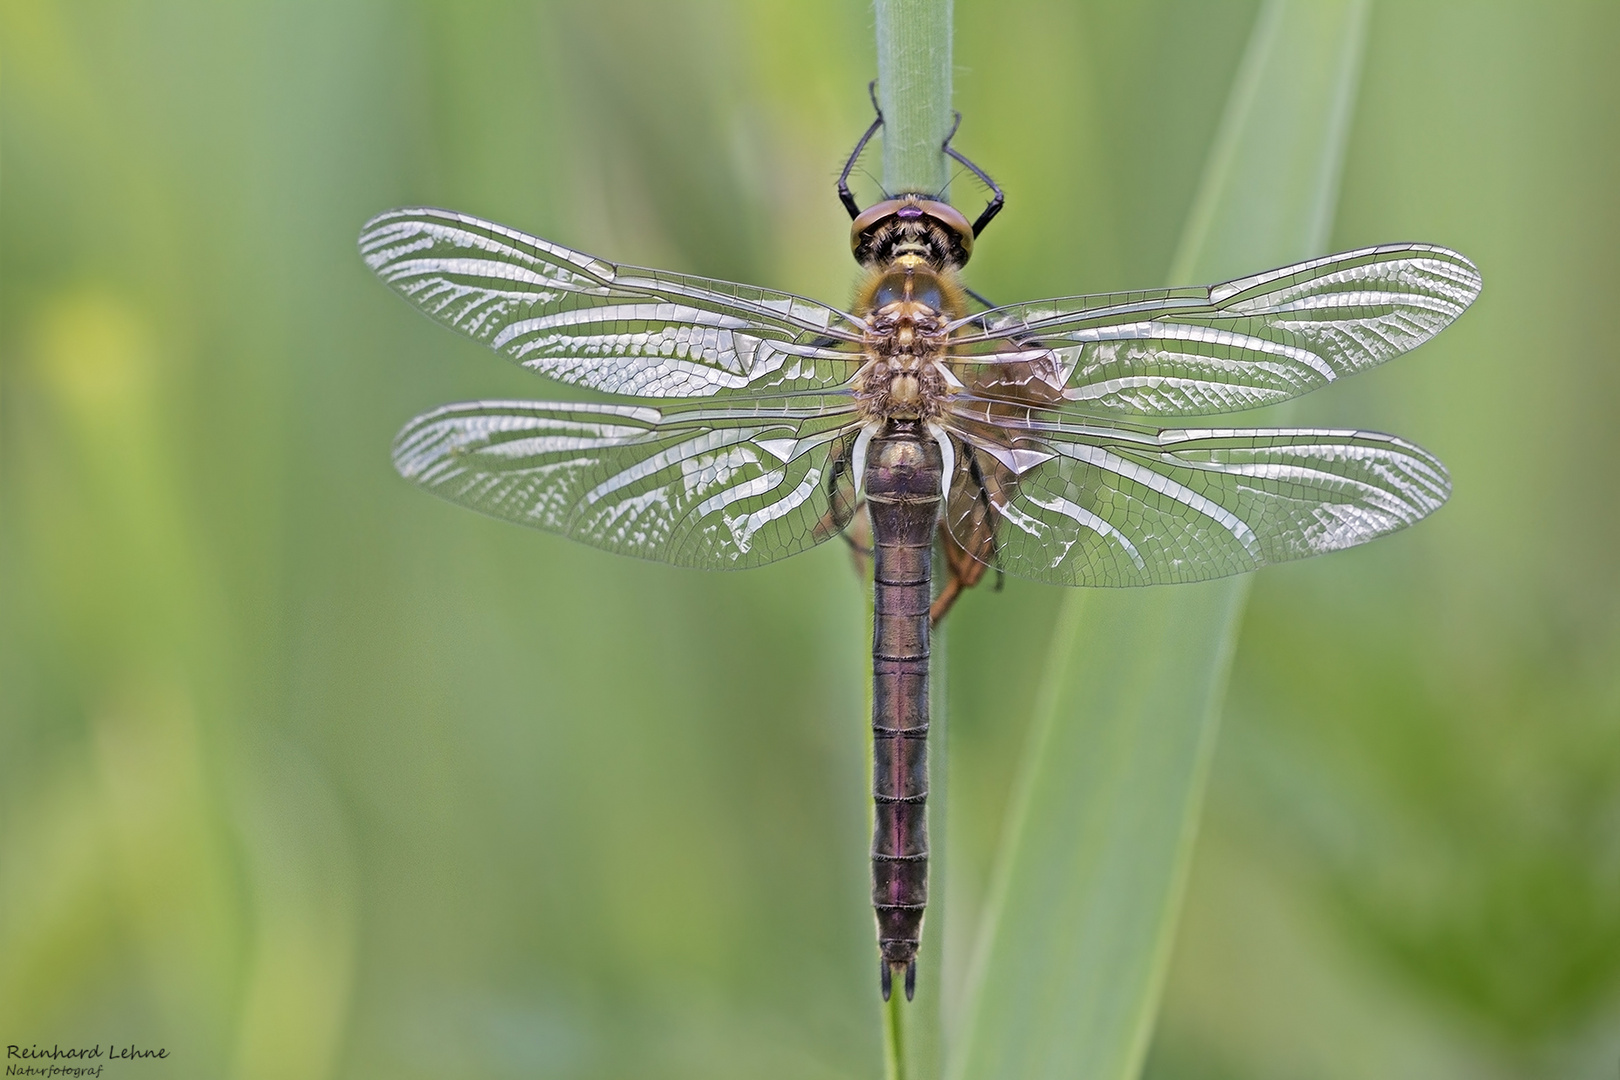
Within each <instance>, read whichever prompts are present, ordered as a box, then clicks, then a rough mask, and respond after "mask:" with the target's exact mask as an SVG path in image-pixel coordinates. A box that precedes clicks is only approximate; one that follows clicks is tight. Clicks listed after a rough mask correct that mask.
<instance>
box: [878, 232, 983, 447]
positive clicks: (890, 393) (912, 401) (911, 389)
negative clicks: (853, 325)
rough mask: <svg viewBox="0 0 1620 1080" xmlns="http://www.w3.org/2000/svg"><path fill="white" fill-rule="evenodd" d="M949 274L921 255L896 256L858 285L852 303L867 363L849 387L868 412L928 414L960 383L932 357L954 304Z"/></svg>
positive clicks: (957, 301) (937, 354) (882, 416)
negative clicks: (860, 319)
mask: <svg viewBox="0 0 1620 1080" xmlns="http://www.w3.org/2000/svg"><path fill="white" fill-rule="evenodd" d="M953 277H954V275H952V274H951V273H950V272H949V271H945V272H943V273H941V272H938V271H936V270H935V269H934V268H933V267H932V266H930V265H929V264H928V262H927V261H926V260H925V259H923V258H922V257H921V256H917V255H902V256H900V257H899V258H897V259H895V260H894V262H893V263H892V264H891V265H890V266H888V267H887V268H886V269H883V270H874V272H873V273H872V275H871V277H870V278H868V280H867V282H866V284H865V285H864V286H863V287H862V289H861V292H860V295H859V296H858V297H857V310H859V311H861V312H862V313H863V314H864V315H865V318H866V333H865V341H864V343H863V345H864V349H863V351H864V352H865V354H866V357H867V362H866V365H865V366H864V367H863V368H862V369H861V371H860V373H859V374H858V375H857V376H856V377H855V381H854V384H853V389H854V391H855V398H856V400H857V401H858V402H860V404H861V409H862V412H863V413H865V415H866V417H867V418H868V419H870V420H888V419H894V418H908V419H909V418H918V417H920V418H923V419H932V418H934V417H936V416H938V415H939V414H940V413H941V412H942V411H944V408H945V403H946V401H947V400H948V399H949V398H950V396H951V395H952V394H953V393H955V391H956V389H957V388H958V387H959V386H960V383H959V382H958V381H957V380H956V379H955V378H954V377H953V376H951V374H950V373H949V372H948V371H947V370H946V369H945V367H944V365H943V364H942V363H941V362H940V361H941V358H942V357H943V355H944V353H945V343H946V341H947V339H948V336H949V335H948V333H947V329H946V328H947V327H948V326H949V325H950V323H951V321H952V320H953V318H954V317H955V313H956V311H957V310H959V309H960V306H961V287H960V286H958V285H957V284H956V282H955V281H954V280H953Z"/></svg>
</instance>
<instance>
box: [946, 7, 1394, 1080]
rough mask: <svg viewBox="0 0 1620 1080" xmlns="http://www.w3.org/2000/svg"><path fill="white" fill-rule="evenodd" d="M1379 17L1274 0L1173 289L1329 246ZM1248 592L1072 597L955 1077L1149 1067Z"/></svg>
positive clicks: (1231, 582) (1222, 588) (1020, 789)
mask: <svg viewBox="0 0 1620 1080" xmlns="http://www.w3.org/2000/svg"><path fill="white" fill-rule="evenodd" d="M1365 23H1366V4H1365V3H1364V2H1362V0H1340V2H1335V3H1321V4H1313V5H1306V4H1290V3H1283V2H1278V0H1270V2H1268V3H1266V4H1265V5H1264V6H1263V7H1262V9H1261V12H1260V15H1259V18H1258V19H1257V21H1256V25H1255V29H1254V32H1253V35H1252V37H1251V40H1250V43H1249V47H1248V50H1247V52H1246V54H1245V56H1244V59H1243V62H1242V64H1241V66H1240V69H1239V72H1238V75H1237V78H1236V80H1235V81H1234V84H1233V88H1232V91H1231V96H1230V98H1229V101H1228V105H1227V111H1226V115H1225V117H1224V118H1223V120H1222V123H1221V126H1220V130H1219V132H1218V134H1217V137H1216V140H1215V145H1214V146H1213V148H1212V150H1211V153H1210V156H1209V159H1208V163H1207V165H1206V169H1205V175H1204V177H1203V180H1202V183H1201V186H1200V189H1199V192H1198V194H1197V196H1196V198H1195V200H1194V203H1193V207H1192V210H1191V213H1190V214H1189V220H1188V224H1187V227H1186V231H1185V234H1184V237H1183V240H1182V243H1181V245H1180V248H1179V251H1178V254H1177V256H1176V258H1175V265H1174V271H1175V274H1176V277H1177V280H1176V283H1177V284H1181V283H1186V282H1191V281H1200V280H1219V279H1220V278H1221V277H1224V276H1232V275H1236V274H1239V273H1244V272H1250V271H1256V270H1261V269H1264V268H1267V267H1270V266H1275V265H1278V264H1281V263H1285V262H1288V261H1289V260H1292V259H1296V258H1300V257H1303V256H1306V255H1309V254H1314V253H1316V252H1317V251H1319V250H1320V249H1321V247H1322V245H1323V244H1324V243H1325V242H1326V239H1327V231H1328V227H1329V224H1330V223H1331V215H1332V208H1333V205H1334V203H1335V201H1336V199H1337V187H1338V176H1339V172H1340V165H1341V162H1342V159H1343V153H1344V145H1345V141H1346V137H1347V134H1348V128H1349V121H1350V115H1351V109H1352V104H1353V102H1354V98H1355V91H1356V85H1357V76H1358V73H1359V70H1360V62H1361V42H1362V39H1363V36H1364V27H1365ZM1247 586H1248V582H1247V579H1243V578H1239V579H1228V580H1225V581H1216V582H1210V583H1206V584H1201V585H1194V586H1178V587H1174V588H1161V589H1146V590H1117V591H1116V590H1087V591H1076V592H1075V593H1074V594H1072V595H1071V596H1069V597H1068V598H1066V600H1065V607H1064V609H1063V612H1062V614H1061V616H1060V619H1059V624H1058V632H1057V634H1056V635H1055V639H1054V642H1053V652H1052V659H1051V662H1050V664H1049V665H1048V668H1047V672H1046V681H1045V684H1044V685H1043V687H1042V694H1041V698H1040V703H1039V705H1038V707H1037V708H1038V712H1037V715H1036V719H1035V723H1034V724H1033V725H1032V729H1031V733H1030V736H1029V743H1028V745H1027V747H1026V751H1025V759H1024V765H1023V770H1022V774H1021V777H1020V779H1019V781H1018V784H1017V786H1016V787H1015V790H1014V802H1013V806H1012V807H1011V811H1010V813H1009V816H1008V832H1007V837H1006V840H1005V843H1004V845H1003V848H1002V851H1001V852H1000V864H999V866H998V868H997V871H996V876H995V879H994V881H993V882H992V886H991V894H990V900H989V904H988V906H987V910H986V913H985V920H984V925H983V927H982V928H981V930H980V935H979V940H978V943H977V951H976V954H975V956H974V959H973V964H972V970H971V972H970V974H969V985H968V991H967V994H968V997H967V1001H966V1004H965V1007H964V1010H963V1022H962V1026H961V1030H960V1031H959V1032H958V1033H957V1040H956V1041H955V1043H954V1046H953V1053H952V1059H951V1061H950V1069H949V1071H948V1075H949V1076H951V1077H953V1078H967V1077H989V1076H994V1077H1019V1078H1020V1080H1040V1078H1044V1077H1084V1078H1088V1080H1091V1078H1095V1080H1128V1078H1131V1077H1135V1076H1136V1075H1137V1074H1138V1073H1139V1072H1140V1070H1141V1066H1142V1061H1143V1058H1144V1056H1145V1054H1146V1051H1147V1046H1148V1040H1149V1037H1150V1035H1151V1033H1152V1027H1153V1021H1154V1017H1155V1015H1156V1011H1157V1008H1158V1001H1159V996H1160V991H1161V988H1162V985H1163V981H1164V973H1165V969H1166V966H1167V962H1168V958H1169V954H1170V947H1171V944H1172V942H1173V940H1174V936H1175V927H1176V917H1177V913H1178V911H1179V908H1180V901H1181V894H1182V890H1183V886H1184V883H1185V880H1186V877H1187V870H1188V867H1189V865H1190V861H1191V854H1192V847H1193V841H1194V838H1195V836H1196V833H1197V823H1198V815H1199V810H1200V806H1201V803H1202V798H1203V790H1204V779H1205V775H1206V773H1207V771H1208V764H1209V759H1210V755H1211V751H1212V748H1213V745H1214V737H1215V730H1216V718H1217V716H1218V715H1219V706H1220V701H1221V697H1222V695H1223V692H1224V689H1225V682H1226V674H1227V670H1228V667H1229V663H1230V658H1231V654H1232V649H1233V644H1234V642H1235V639H1236V635H1237V629H1238V625H1239V622H1240V618H1241V613H1242V609H1243V602H1244V598H1245V595H1246V593H1247Z"/></svg>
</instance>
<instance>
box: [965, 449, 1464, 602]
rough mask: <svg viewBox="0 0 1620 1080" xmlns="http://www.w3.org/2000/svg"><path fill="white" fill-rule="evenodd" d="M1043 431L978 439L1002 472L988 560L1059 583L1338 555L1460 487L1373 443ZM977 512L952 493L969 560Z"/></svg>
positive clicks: (993, 485) (1432, 465)
mask: <svg viewBox="0 0 1620 1080" xmlns="http://www.w3.org/2000/svg"><path fill="white" fill-rule="evenodd" d="M1041 427H1042V430H1039V431H1036V430H1034V428H1033V427H1032V428H1031V429H1030V430H1029V433H1028V434H1026V435H1025V436H1024V437H1022V438H1020V439H1019V440H1018V441H1017V444H1016V448H1014V449H1009V448H1007V447H1006V446H987V445H986V444H985V443H983V442H982V441H977V445H979V446H980V447H981V449H983V450H984V451H985V452H986V453H988V454H990V455H991V456H992V457H993V458H994V459H996V461H997V463H998V467H997V468H996V469H993V470H988V471H987V472H986V474H985V482H986V487H987V489H988V490H987V491H986V494H987V495H988V499H989V503H990V506H991V508H992V509H991V512H990V514H989V516H990V518H991V519H992V520H993V523H994V524H993V528H994V537H995V543H994V555H993V557H992V558H991V559H987V560H986V561H990V562H992V563H993V564H994V565H996V566H998V567H1000V568H1002V569H1004V570H1006V571H1007V572H1008V573H1012V574H1017V575H1018V576H1020V577H1027V578H1032V579H1034V580H1036V581H1044V582H1050V583H1054V584H1061V585H1156V584H1164V583H1170V582H1184V581H1198V580H1202V579H1205V578H1214V577H1224V576H1226V575H1228V574H1238V573H1243V572H1244V571H1248V570H1254V569H1257V568H1259V567H1261V566H1265V565H1268V564H1270V563H1277V562H1284V561H1287V560H1289V559H1299V558H1305V557H1307V556H1310V555H1317V554H1321V553H1322V552H1327V551H1337V550H1339V549H1341V548H1347V547H1353V546H1355V545H1356V544H1361V543H1365V542H1366V541H1368V540H1372V539H1374V538H1376V537H1379V536H1383V535H1384V534H1386V533H1390V532H1394V531H1395V530H1396V529H1401V528H1404V527H1406V526H1407V525H1410V524H1412V523H1413V522H1415V521H1417V520H1418V519H1420V518H1422V517H1424V516H1426V515H1427V514H1429V513H1431V512H1433V511H1434V510H1435V509H1436V508H1438V507H1439V506H1440V505H1441V504H1442V503H1444V502H1445V500H1446V497H1447V496H1448V495H1449V494H1450V490H1451V485H1450V479H1449V477H1448V476H1447V474H1446V470H1445V467H1444V466H1443V465H1441V464H1440V462H1439V460H1438V459H1436V458H1435V457H1434V456H1433V455H1431V454H1429V453H1428V452H1427V451H1425V450H1423V449H1422V448H1421V447H1417V446H1414V445H1412V444H1411V443H1408V442H1404V441H1402V440H1401V439H1397V438H1395V437H1393V436H1390V435H1381V434H1378V433H1376V432H1367V431H1337V430H1325V429H1263V428H1260V429H1206V430H1172V431H1158V432H1155V431H1151V430H1138V431H1133V430H1129V429H1124V428H1111V427H1099V426H1087V425H1083V424H1077V423H1070V422H1067V421H1052V422H1049V423H1046V424H1044V425H1041ZM959 433H962V432H960V431H959ZM967 437H968V439H969V441H970V442H975V441H976V440H974V438H973V437H972V434H971V433H968V434H967ZM982 501H983V500H981V504H982ZM969 506H970V500H969V499H967V498H962V497H957V496H953V499H952V507H953V510H956V508H961V511H958V512H956V513H954V514H953V518H952V520H951V521H950V528H951V531H952V534H953V535H954V536H956V537H957V539H958V541H959V542H961V543H962V545H963V546H964V547H966V548H968V550H970V551H971V550H974V549H973V548H972V547H970V546H969V543H968V541H970V540H972V539H973V538H974V537H975V536H977V535H980V533H981V532H982V529H983V528H984V524H983V522H982V520H981V521H975V520H973V519H972V518H971V517H970V516H969V515H968V514H966V513H965V512H964V511H965V510H966V509H967V508H968V507H969ZM981 517H982V511H981ZM982 547H983V545H982V543H981V549H982Z"/></svg>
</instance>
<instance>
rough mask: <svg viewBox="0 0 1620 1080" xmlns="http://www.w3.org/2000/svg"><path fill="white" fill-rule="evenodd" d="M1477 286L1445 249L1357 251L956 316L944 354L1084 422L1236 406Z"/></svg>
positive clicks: (1452, 304) (1418, 330) (1401, 348)
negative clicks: (1180, 283) (1239, 274)
mask: <svg viewBox="0 0 1620 1080" xmlns="http://www.w3.org/2000/svg"><path fill="white" fill-rule="evenodd" d="M1479 288H1480V277H1479V271H1478V270H1476V269H1475V268H1474V265H1473V264H1472V263H1470V262H1469V261H1468V260H1467V259H1465V258H1463V257H1462V256H1461V255H1459V254H1457V253H1456V252H1454V251H1448V250H1446V249H1445V248H1440V247H1430V246H1426V245H1421V244H1403V245H1392V246H1386V247H1376V248H1363V249H1361V250H1359V251H1348V252H1344V253H1342V254H1339V255H1330V256H1327V257H1326V258H1322V259H1314V260H1312V261H1310V262H1304V263H1299V264H1296V265H1294V266H1285V267H1283V268H1282V269H1280V270H1272V271H1268V272H1267V273H1264V274H1256V275H1254V276H1253V277H1246V278H1239V279H1238V280H1236V281H1229V282H1227V283H1225V284H1224V285H1214V286H1210V287H1209V288H1199V289H1174V290H1167V291H1161V292H1147V293H1118V294H1111V295H1106V296H1093V297H1076V298H1072V299H1066V300H1046V301H1041V302H1038V303H1032V304H1018V305H1015V306H1012V307H1004V308H995V309H993V310H991V311H988V312H985V313H983V314H982V315H978V316H974V317H973V318H972V319H968V320H963V321H962V323H961V324H960V326H961V333H960V336H959V337H958V338H956V339H955V340H954V341H953V342H952V346H953V350H952V351H953V353H954V354H955V355H956V356H957V362H956V365H955V367H956V370H957V373H958V375H959V376H960V377H961V378H962V379H963V381H964V382H967V383H969V385H970V387H971V388H972V389H973V390H974V391H975V392H977V393H979V394H981V395H983V396H987V397H992V398H998V397H999V398H1003V399H1012V400H1019V401H1026V402H1030V403H1036V402H1039V403H1043V404H1049V405H1054V406H1059V405H1063V404H1070V405H1073V406H1075V407H1077V408H1079V409H1081V410H1083V411H1084V412H1087V413H1090V414H1098V413H1110V412H1111V413H1121V414H1127V415H1131V414H1134V415H1143V416H1197V415H1207V414H1211V413H1226V412H1236V411H1239V410H1242V409H1251V408H1256V407H1258V406H1262V405H1270V404H1274V403H1276V402H1279V401H1285V400H1287V399H1289V398H1292V397H1297V396H1298V395H1300V394H1303V393H1306V392H1308V391H1310V390H1314V389H1316V388H1317V387H1319V386H1323V385H1325V384H1326V383H1329V382H1332V381H1333V380H1335V379H1338V378H1340V377H1342V376H1345V375H1352V374H1354V373H1356V372H1358V371H1363V370H1365V369H1367V368H1370V367H1373V366H1375V365H1377V364H1381V363H1383V362H1384V361H1386V360H1388V359H1390V358H1391V357H1394V356H1398V355H1399V354H1401V353H1403V352H1406V351H1407V350H1408V349H1412V348H1416V347H1417V346H1418V345H1420V344H1422V343H1423V342H1425V341H1427V340H1428V339H1429V338H1431V337H1433V336H1434V335H1435V334H1437V333H1439V332H1440V331H1441V330H1443V329H1444V328H1445V327H1446V326H1447V325H1449V324H1450V323H1451V321H1452V320H1453V319H1455V318H1456V317H1457V316H1458V315H1460V314H1461V313H1462V312H1463V310H1464V309H1465V308H1467V307H1468V305H1469V304H1471V303H1472V302H1473V300H1474V297H1476V296H1477V295H1479Z"/></svg>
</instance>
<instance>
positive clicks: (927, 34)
mask: <svg viewBox="0 0 1620 1080" xmlns="http://www.w3.org/2000/svg"><path fill="white" fill-rule="evenodd" d="M877 57H878V104H879V105H880V106H881V107H882V109H883V186H884V188H885V189H886V190H887V191H888V192H889V193H890V194H895V193H898V192H902V191H915V192H926V193H928V194H934V195H943V194H945V188H946V184H947V182H948V180H949V179H950V171H949V170H948V169H947V168H946V164H945V154H944V151H943V150H942V149H941V147H942V146H943V144H944V142H945V133H946V132H948V131H949V130H950V129H951V0H877Z"/></svg>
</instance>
